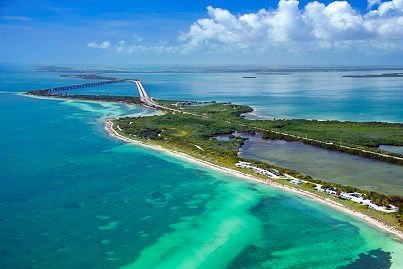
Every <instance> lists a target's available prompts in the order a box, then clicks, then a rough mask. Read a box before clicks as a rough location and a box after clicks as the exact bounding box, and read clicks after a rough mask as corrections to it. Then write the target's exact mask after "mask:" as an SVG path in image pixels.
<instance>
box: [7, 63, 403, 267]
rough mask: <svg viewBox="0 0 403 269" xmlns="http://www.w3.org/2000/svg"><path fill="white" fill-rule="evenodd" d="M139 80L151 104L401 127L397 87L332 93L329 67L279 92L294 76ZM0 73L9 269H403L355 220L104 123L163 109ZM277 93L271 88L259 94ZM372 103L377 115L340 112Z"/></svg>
mask: <svg viewBox="0 0 403 269" xmlns="http://www.w3.org/2000/svg"><path fill="white" fill-rule="evenodd" d="M294 75H295V74H294ZM131 76H141V79H143V81H144V85H145V87H146V89H147V90H149V92H150V95H151V96H155V97H156V98H166V99H168V98H169V99H198V100H218V101H220V100H226V99H227V100H226V101H232V102H238V101H239V102H242V103H245V104H249V105H251V106H253V107H256V108H257V110H256V111H257V113H260V114H259V115H263V116H270V117H285V118H289V117H291V118H292V117H294V116H298V117H306V118H315V116H318V115H320V118H327V117H329V118H334V119H342V120H348V119H355V118H358V117H363V118H368V119H370V120H381V119H383V120H390V121H397V122H401V121H402V118H403V115H402V114H403V113H402V111H401V109H402V108H400V106H396V102H399V100H400V103H401V98H402V94H401V86H402V82H401V81H400V80H398V79H391V80H385V81H384V82H379V81H378V83H377V85H379V89H382V90H378V87H375V86H374V87H373V89H377V90H373V91H368V89H367V87H368V85H367V84H370V82H365V80H361V83H364V84H365V85H364V86H363V87H362V88H360V86H359V84H360V82H359V81H358V80H357V79H355V80H353V79H348V80H346V81H345V82H343V83H341V84H340V85H341V86H340V87H341V88H340V91H339V94H337V90H336V88H337V85H334V83H332V82H331V81H332V79H331V78H332V77H334V78H335V77H338V74H336V73H328V72H326V73H322V72H318V73H304V74H303V73H301V74H300V73H298V74H297V76H299V77H300V79H301V80H302V81H300V84H298V83H297V81H294V82H293V83H290V84H287V85H289V86H280V85H282V83H281V81H282V80H283V79H284V78H285V77H289V76H291V75H284V76H281V78H280V76H276V77H273V78H271V77H270V76H269V75H265V80H268V81H272V80H276V81H277V80H279V79H280V81H278V82H277V83H274V82H270V83H269V82H267V81H264V82H263V81H261V80H263V78H261V79H258V78H257V79H256V80H253V79H250V80H249V79H242V78H240V77H239V76H240V74H239V73H222V74H214V73H191V74H188V73H186V74H180V73H175V74H169V73H147V74H145V73H142V74H131ZM0 78H1V80H0V109H1V113H0V121H1V123H2V126H3V127H2V128H1V130H2V131H1V132H0V160H1V165H0V175H1V184H0V201H1V202H0V268H120V267H122V268H402V267H403V245H402V244H401V243H400V242H398V241H396V240H395V239H394V238H392V237H391V236H389V235H387V234H385V233H384V232H381V231H379V230H377V229H375V228H372V227H370V226H368V225H367V224H365V223H363V222H361V221H360V220H358V219H355V218H353V217H351V216H349V215H346V214H344V213H341V212H339V211H337V210H335V209H333V208H329V207H327V206H324V205H322V204H320V203H317V202H315V201H312V200H310V199H308V198H304V197H300V196H297V195H295V194H291V193H288V192H285V191H281V190H277V189H274V188H272V187H269V186H262V185H259V184H256V183H252V182H247V181H245V180H243V179H239V178H236V177H233V176H230V175H227V174H224V173H220V172H217V171H212V170H208V169H206V168H205V167H203V166H199V165H197V164H194V163H189V162H187V161H184V160H182V159H178V158H177V157H174V156H171V155H169V154H164V153H161V152H157V151H153V150H150V149H146V148H142V147H140V146H137V145H129V144H126V143H124V142H122V141H118V140H116V139H114V138H112V137H110V136H109V135H108V133H107V132H106V131H105V129H104V122H105V119H106V118H110V117H117V116H122V115H143V116H146V115H152V114H153V113H155V112H154V111H151V110H148V109H145V108H141V107H136V106H127V105H123V104H107V103H96V102H79V101H66V100H45V99H36V98H29V97H24V96H20V95H17V94H16V93H17V92H21V91H27V90H32V89H39V88H46V87H49V86H58V85H60V86H61V85H69V84H73V83H80V82H81V80H79V79H68V78H60V77H58V74H56V73H38V72H34V71H33V69H32V68H31V67H15V66H13V67H7V66H1V73H0ZM236 78H238V80H239V81H240V82H239V84H240V85H242V87H241V88H237V87H238V86H237V85H238V83H236V82H235V81H233V80H235V79H236ZM326 79H327V80H328V82H327V83H325V81H326ZM310 80H316V81H322V82H321V83H322V85H327V86H329V87H330V88H331V89H330V90H329V91H331V92H330V93H329V94H328V95H327V94H325V95H324V96H319V95H320V94H319V92H320V90H319V88H320V86H317V88H315V89H312V91H313V92H312V93H311V94H310V93H307V91H308V92H309V89H308V88H310V86H309V87H308V86H307V85H308V84H309V83H313V84H316V82H315V83H314V82H309V81H310ZM329 80H330V81H329ZM340 80H341V78H340ZM231 81H232V83H230V82H231ZM303 81H305V82H303ZM348 81H351V82H348ZM304 83H305V84H304ZM317 83H319V82H317ZM313 84H312V85H313ZM259 85H260V86H259ZM264 85H266V86H264ZM268 85H269V86H268ZM298 85H299V86H298ZM268 87H270V89H276V90H274V92H267V93H265V94H264V92H265V91H267V90H268V89H269V88H268ZM287 87H288V88H287ZM284 88H287V89H284ZM294 88H295V90H292V89H294ZM297 88H298V89H297ZM254 90H256V91H254ZM399 90H400V92H399ZM92 91H94V92H95V93H98V92H101V93H102V92H106V93H120V94H126V93H128V94H137V92H136V91H135V90H134V89H132V88H130V86H129V85H125V86H117V87H110V86H108V87H104V88H103V87H100V88H90V90H89V91H86V92H92ZM248 91H249V92H251V91H254V92H253V94H250V95H248V93H247V92H248ZM364 91H367V93H366V94H364V93H363V92H364ZM368 92H369V93H368ZM242 93H243V94H242ZM346 93H349V94H348V95H347V94H346ZM370 93H373V94H370ZM258 96H262V97H261V98H260V97H259V98H258ZM276 96H277V97H276ZM304 96H306V97H305V99H306V100H305V101H306V102H310V101H309V100H311V101H312V102H314V103H316V102H317V106H320V104H319V103H321V102H320V100H323V99H326V100H328V101H327V102H329V103H336V104H335V106H337V104H342V105H341V106H340V107H339V108H337V109H336V110H332V109H330V108H329V109H325V105H324V104H322V105H321V108H320V109H319V108H318V109H317V110H316V108H315V106H309V104H305V101H304V100H303V99H304ZM396 96H397V97H396ZM377 98H378V99H377ZM399 98H400V99H399ZM396 99H397V100H396ZM253 100H254V101H253ZM268 100H270V102H269V101H268ZM287 100H288V101H290V102H286V101H287ZM291 100H294V101H291ZM337 100H339V101H337ZM266 101H267V102H269V103H266ZM370 101H373V102H375V104H373V106H374V107H378V106H379V108H377V109H372V108H371V106H370V107H367V106H362V105H357V108H355V109H351V111H344V110H343V109H342V107H343V106H347V107H349V106H350V104H351V106H353V105H352V104H353V103H354V102H356V103H357V104H362V103H365V104H368V105H369V104H371V102H370ZM282 102H286V103H287V104H288V105H287V106H286V107H283V106H282ZM305 105H306V106H305ZM287 107H288V108H287ZM307 107H310V109H306V108H307ZM320 111H324V114H322V113H320ZM357 113H358V114H357ZM360 113H364V116H359V114H360Z"/></svg>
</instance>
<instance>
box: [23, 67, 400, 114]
mask: <svg viewBox="0 0 403 269" xmlns="http://www.w3.org/2000/svg"><path fill="white" fill-rule="evenodd" d="M167 68H168V69H169V67H167ZM138 69H139V68H138V67H132V68H129V70H138ZM151 70H152V69H151ZM151 70H149V71H151ZM362 73H365V74H379V73H388V71H382V70H380V71H367V72H363V71H362V72H357V71H355V72H302V73H301V72H296V73H291V74H290V75H285V76H279V75H262V74H257V75H256V79H243V78H242V77H243V76H248V75H251V74H250V73H203V72H198V73H180V72H178V73H137V74H136V73H135V74H114V76H116V77H121V78H138V79H140V80H142V82H143V85H144V87H145V89H146V90H147V92H148V93H149V95H150V96H152V97H155V98H157V99H171V100H172V99H175V100H199V101H212V100H215V101H222V102H228V101H231V102H233V103H238V104H245V105H249V106H252V107H253V108H254V110H255V111H254V113H255V114H257V115H261V116H270V117H271V118H273V117H274V118H307V119H320V120H324V119H328V120H330V119H332V120H351V121H390V122H403V108H402V106H401V104H402V103H403V94H401V91H402V87H403V80H402V78H393V77H389V78H361V79H359V78H346V77H344V78H343V77H342V76H343V75H352V74H362ZM253 75H254V73H253ZM46 76H49V74H46ZM53 76H56V75H55V74H53ZM57 80H58V81H60V82H62V81H63V82H64V84H57V85H69V84H72V82H73V81H75V80H72V79H70V80H69V79H68V78H57ZM66 83H67V84H66ZM53 84H56V83H53ZM27 88H31V86H29V85H28V86H27ZM71 93H88V94H117V95H137V90H136V88H135V87H134V84H133V83H117V84H110V85H105V86H100V87H93V88H86V89H79V90H72V91H71Z"/></svg>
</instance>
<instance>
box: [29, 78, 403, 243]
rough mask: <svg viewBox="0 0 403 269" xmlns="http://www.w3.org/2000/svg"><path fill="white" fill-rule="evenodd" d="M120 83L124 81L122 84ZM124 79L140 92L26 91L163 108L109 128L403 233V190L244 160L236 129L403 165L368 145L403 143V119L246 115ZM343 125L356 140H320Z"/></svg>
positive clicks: (240, 107)
mask: <svg viewBox="0 0 403 269" xmlns="http://www.w3.org/2000/svg"><path fill="white" fill-rule="evenodd" d="M122 81H125V80H121V81H120V82H122ZM126 82H132V83H135V85H136V87H137V88H138V90H139V93H140V98H136V97H117V96H93V95H69V94H60V93H57V92H53V91H51V90H49V89H46V90H38V91H32V92H29V93H28V95H36V96H42V97H50V98H69V99H79V100H97V101H109V102H124V103H130V104H141V105H144V106H146V107H150V108H153V109H157V110H161V111H163V112H164V114H163V115H155V116H149V117H122V118H118V119H110V120H108V122H107V129H108V131H109V133H110V134H111V135H113V136H115V137H117V138H119V139H122V140H124V141H127V142H134V143H139V144H141V145H144V146H147V147H152V148H154V149H157V150H164V151H167V152H171V153H173V154H176V155H178V156H180V157H184V158H187V159H189V160H191V161H196V162H198V163H201V164H203V165H208V166H210V167H212V168H214V169H219V170H221V171H224V172H227V173H231V174H233V175H237V176H240V177H244V178H247V179H250V180H254V181H256V182H260V183H264V184H270V185H273V186H275V187H278V188H282V189H286V190H289V191H292V192H295V193H299V194H301V195H304V196H307V197H310V198H313V199H316V200H318V201H320V202H323V203H326V204H328V205H330V206H333V207H337V208H338V209H341V210H343V211H345V212H347V213H350V214H353V215H355V216H357V217H360V218H361V219H363V220H365V221H367V222H369V223H371V224H373V225H375V226H377V227H379V228H381V229H383V230H385V231H388V232H389V233H392V234H394V235H396V236H397V237H399V238H401V239H403V211H402V208H403V198H402V197H401V196H399V195H400V194H397V195H389V196H387V195H384V194H380V193H376V192H374V191H369V190H364V189H359V188H356V187H351V186H343V185H340V184H336V183H333V182H331V179H329V180H330V181H323V180H319V179H315V178H312V177H310V176H308V175H305V174H302V173H299V172H297V171H294V170H291V169H286V168H283V167H278V166H274V165H271V164H269V163H265V162H261V161H256V160H247V159H243V158H241V157H239V156H238V150H239V148H240V147H241V146H242V145H243V143H244V141H245V138H242V137H241V136H236V135H233V134H234V133H249V134H251V133H256V132H259V133H260V134H262V138H264V139H285V140H287V139H289V140H298V141H302V142H304V143H309V144H313V145H317V146H321V147H326V148H330V149H335V150H340V148H343V149H345V150H346V152H347V153H350V154H359V155H362V156H364V157H367V156H368V157H371V158H380V159H382V160H387V161H389V162H392V163H396V164H397V165H401V164H402V160H403V159H402V158H401V157H400V156H399V155H392V154H390V155H389V154H385V153H378V152H376V151H373V150H372V149H371V150H367V148H370V147H375V146H377V145H381V144H382V145H384V144H386V145H403V141H402V139H403V138H402V137H403V135H402V125H401V124H393V123H378V122H371V123H368V122H367V123H356V122H338V121H324V122H321V121H309V120H247V119H245V117H244V116H243V115H244V114H245V113H249V112H252V111H253V109H252V108H251V107H248V106H245V105H236V104H231V103H216V102H184V101H169V100H158V101H157V100H154V99H153V98H151V97H149V96H148V95H147V93H146V91H145V89H144V88H143V86H142V84H141V83H140V82H139V81H132V80H130V81H129V80H127V81H126ZM313 129H314V130H315V132H309V135H310V136H311V135H312V136H314V135H316V137H315V138H308V137H305V138H304V137H303V136H302V135H299V134H301V133H305V132H306V131H307V130H313ZM340 129H342V130H343V133H345V135H346V137H348V138H349V139H348V141H349V143H351V144H344V143H343V144H341V143H337V142H336V141H335V140H333V141H335V142H334V143H333V142H323V140H319V139H329V140H330V139H332V138H335V137H338V138H339V137H340V135H339V133H337V130H340ZM283 130H285V131H286V132H287V133H285V131H283ZM218 135H228V136H232V139H230V140H228V141H220V140H218V139H216V137H217V136H218ZM329 140H328V141H329ZM330 141H331V140H330ZM353 145H354V146H353ZM357 145H358V147H357ZM356 196H359V197H356ZM358 199H361V200H359V201H360V202H357V201H358ZM364 201H365V202H364Z"/></svg>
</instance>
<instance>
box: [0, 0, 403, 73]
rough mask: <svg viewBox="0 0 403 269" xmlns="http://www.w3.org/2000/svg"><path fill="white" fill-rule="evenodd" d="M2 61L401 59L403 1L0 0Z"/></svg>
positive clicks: (307, 62)
mask: <svg viewBox="0 0 403 269" xmlns="http://www.w3.org/2000/svg"><path fill="white" fill-rule="evenodd" d="M0 51H1V53H0V63H17V64H18V63H21V64H70V65H72V64H78V65H79V64H88V65H91V64H95V65H105V66H106V65H113V64H122V65H130V64H133V65H134V64H194V65H195V64H214V65H221V64H224V65H225V64H252V65H253V64H258V65H402V63H403V0H389V1H382V0H349V1H327V0H317V1H313V0H301V1H296V0H272V1H269V0H265V1H263V0H253V1H252V0H250V1H242V0H238V1H235V0H209V1H208V0H193V1H188V0H165V1H164V0H147V1H144V0H141V1H140V0H132V1H128V0H114V1H107V0H80V1H79V0H70V1H56V0H53V1H52V0H0Z"/></svg>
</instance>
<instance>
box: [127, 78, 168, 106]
mask: <svg viewBox="0 0 403 269" xmlns="http://www.w3.org/2000/svg"><path fill="white" fill-rule="evenodd" d="M126 81H127V82H131V83H134V84H136V87H137V90H138V91H139V95H140V101H141V102H143V103H144V104H146V105H148V106H150V107H157V108H158V107H159V108H163V107H161V106H160V105H159V104H158V103H156V102H154V101H153V99H152V98H151V97H149V96H148V94H147V92H146V90H145V89H144V87H143V84H141V82H140V81H138V80H126ZM164 108H165V107H164Z"/></svg>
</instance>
